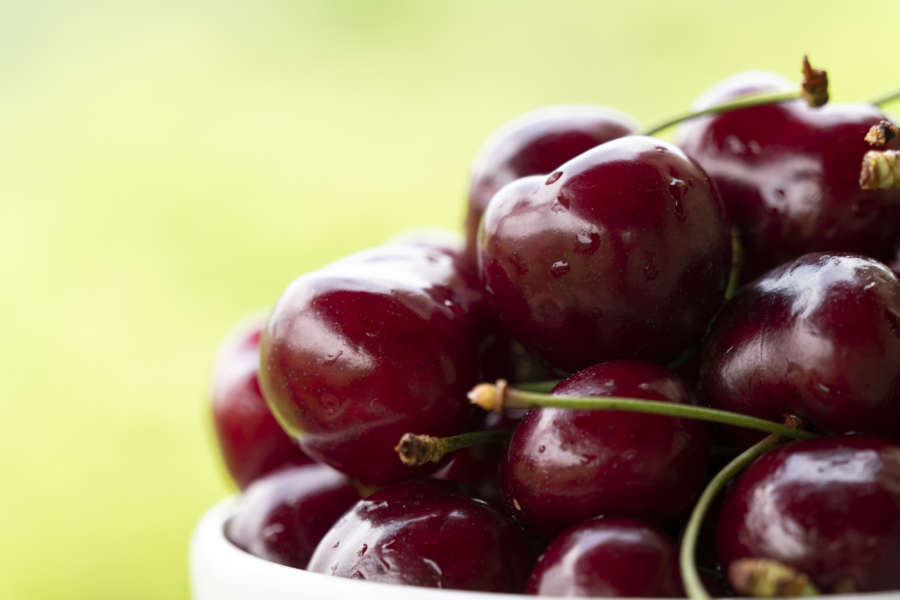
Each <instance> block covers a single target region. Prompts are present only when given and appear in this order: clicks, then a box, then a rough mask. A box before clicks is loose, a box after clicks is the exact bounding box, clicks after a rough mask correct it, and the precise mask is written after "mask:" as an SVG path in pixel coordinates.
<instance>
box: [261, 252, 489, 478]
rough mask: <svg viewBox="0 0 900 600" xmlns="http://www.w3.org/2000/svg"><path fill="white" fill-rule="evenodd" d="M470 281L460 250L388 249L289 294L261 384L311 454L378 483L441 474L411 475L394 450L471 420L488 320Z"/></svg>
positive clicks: (303, 281) (275, 320)
mask: <svg viewBox="0 0 900 600" xmlns="http://www.w3.org/2000/svg"><path fill="white" fill-rule="evenodd" d="M470 283H472V280H469V279H468V278H467V277H465V276H464V275H463V274H462V273H461V272H460V270H459V268H458V267H457V264H456V260H455V258H454V252H451V251H449V250H447V249H445V248H431V247H429V246H428V245H426V244H420V243H390V244H387V245H385V246H382V247H379V248H376V249H373V250H370V251H366V252H362V253H359V254H357V255H354V256H351V257H348V258H345V259H343V260H340V261H338V262H336V263H333V264H332V265H329V266H328V267H326V268H324V269H322V270H320V271H317V272H313V273H310V274H307V275H304V276H302V277H300V278H299V279H297V280H296V281H294V283H292V284H291V285H290V286H289V287H288V289H287V290H286V291H285V292H284V294H283V295H282V297H281V298H280V299H279V301H278V304H277V305H276V306H275V309H274V310H273V312H272V315H271V316H270V318H269V321H268V323H267V324H266V327H265V329H264V330H263V335H262V340H261V347H260V360H261V371H260V383H261V384H262V387H263V390H264V392H265V396H266V398H267V399H268V401H269V402H270V404H271V405H272V408H273V411H274V412H275V413H276V414H277V415H278V417H279V419H280V420H281V422H282V423H283V424H284V425H285V427H286V428H287V429H288V431H289V432H290V433H291V434H292V435H294V436H296V437H297V438H298V439H299V440H300V443H301V446H302V447H303V449H304V450H305V451H306V452H307V453H308V454H309V455H310V456H312V457H314V458H316V459H317V460H319V461H321V462H324V463H326V464H328V465H330V466H332V467H334V468H336V469H338V470H339V471H341V472H343V473H346V474H348V475H350V476H352V477H355V478H356V479H359V480H360V481H362V482H364V483H367V484H371V485H380V484H385V483H389V482H392V481H399V480H403V479H409V478H412V477H416V476H419V475H422V474H424V473H426V472H429V471H433V470H434V469H435V468H436V467H437V465H429V466H425V467H417V468H411V467H407V466H405V465H403V464H402V463H401V462H400V460H399V459H398V458H397V455H396V453H395V452H394V450H393V448H394V446H395V445H396V444H397V442H398V441H399V439H400V437H401V436H402V435H403V434H405V433H408V432H415V433H427V434H431V435H436V436H446V435H452V434H455V433H459V432H461V431H462V430H463V428H464V426H465V424H466V422H467V420H468V418H469V415H470V407H469V405H468V402H467V400H466V392H467V391H468V390H469V388H470V387H471V386H472V385H474V384H475V383H476V381H477V375H478V373H477V370H478V345H479V340H480V336H481V335H482V331H483V329H484V327H483V324H482V322H481V321H480V318H479V315H482V314H486V313H485V311H484V310H483V308H479V303H481V302H483V300H482V296H481V294H480V293H479V292H478V291H477V290H475V289H473V288H471V287H470Z"/></svg>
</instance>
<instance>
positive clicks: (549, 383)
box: [516, 379, 562, 394]
mask: <svg viewBox="0 0 900 600" xmlns="http://www.w3.org/2000/svg"><path fill="white" fill-rule="evenodd" d="M560 381H562V379H546V380H544V381H526V382H523V383H517V384H516V389H520V390H525V391H526V392H544V393H547V394H549V393H550V392H551V391H552V390H553V388H555V387H556V385H557V384H558V383H559V382H560Z"/></svg>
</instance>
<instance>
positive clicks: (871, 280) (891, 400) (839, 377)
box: [701, 253, 900, 444]
mask: <svg viewBox="0 0 900 600" xmlns="http://www.w3.org/2000/svg"><path fill="white" fill-rule="evenodd" d="M701 385H702V393H703V397H704V399H705V401H706V402H707V403H709V404H710V405H711V406H713V407H714V408H721V409H724V410H730V411H734V412H739V413H744V414H749V415H754V416H757V417H761V418H764V419H770V420H776V421H780V420H782V419H783V417H784V415H785V414H786V413H793V414H795V415H797V416H799V417H800V418H801V419H803V420H804V422H806V423H807V424H808V425H810V426H811V427H812V428H814V429H817V430H819V431H822V432H830V433H843V432H848V431H859V432H868V433H877V434H881V435H886V436H889V437H894V438H897V437H900V282H898V281H897V278H896V277H895V276H894V274H893V273H892V272H891V271H890V269H888V268H887V267H886V266H885V265H883V264H882V263H880V262H878V261H875V260H873V259H871V258H867V257H862V256H854V255H848V254H816V253H813V254H807V255H804V256H802V257H800V258H798V259H796V260H794V261H792V262H789V263H787V264H785V265H782V266H780V267H777V268H775V269H773V270H771V271H769V272H768V273H766V274H765V275H763V276H762V277H761V278H759V279H758V280H756V281H754V282H753V283H751V284H748V285H746V286H744V287H743V288H741V289H740V290H739V291H738V293H737V295H735V297H734V298H733V299H732V300H731V301H730V302H729V303H728V304H727V305H726V306H725V307H724V309H723V310H722V312H721V313H720V315H719V316H718V318H717V319H716V322H715V324H714V325H713V327H712V329H711V331H710V334H709V337H708V339H707V341H706V344H705V346H704V349H703V358H702V367H701ZM723 433H724V434H725V435H727V436H728V438H729V439H730V440H731V441H732V442H735V443H738V444H749V443H752V442H753V441H755V440H758V439H759V437H760V436H759V434H758V433H756V432H749V431H747V430H737V429H733V428H723Z"/></svg>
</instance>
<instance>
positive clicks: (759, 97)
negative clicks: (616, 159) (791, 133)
mask: <svg viewBox="0 0 900 600" xmlns="http://www.w3.org/2000/svg"><path fill="white" fill-rule="evenodd" d="M801 71H802V73H803V81H802V82H801V83H800V88H799V89H797V90H793V91H790V92H765V93H762V94H747V95H745V96H741V97H740V98H735V99H733V100H729V101H727V102H723V103H721V104H717V105H715V106H710V107H709V108H704V109H701V110H696V111H692V112H687V113H684V114H681V115H678V116H676V117H673V118H671V119H669V120H667V121H663V122H662V123H660V124H658V125H655V126H654V127H651V128H650V129H647V130H646V131H644V133H643V135H656V134H657V133H659V132H660V131H662V130H664V129H668V128H669V127H671V126H673V125H677V124H679V123H681V122H683V121H689V120H690V119H696V118H697V117H702V116H704V115H716V114H719V113H724V112H730V111H732V110H738V109H741V108H750V107H751V106H759V105H761V104H772V103H774V102H786V101H788V100H800V99H803V100H805V101H806V103H807V104H808V105H809V106H811V107H813V108H815V107H818V106H822V105H824V104H825V103H826V102H828V74H827V73H826V72H825V71H823V70H821V69H814V68H812V65H810V64H809V57H807V56H804V57H803V64H802V68H801Z"/></svg>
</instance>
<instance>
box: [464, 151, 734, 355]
mask: <svg viewBox="0 0 900 600" xmlns="http://www.w3.org/2000/svg"><path fill="white" fill-rule="evenodd" d="M730 261H731V235H730V232H729V225H728V220H727V217H726V213H725V207H724V204H723V203H722V201H721V199H720V198H719V195H718V193H717V192H716V190H715V187H714V186H713V185H712V182H711V181H710V180H709V178H708V177H707V176H706V174H705V173H704V172H703V170H702V169H700V168H699V167H698V166H697V165H696V164H695V163H694V162H693V161H691V160H690V159H689V158H687V156H685V154H684V153H683V152H681V150H679V149H678V148H676V147H675V146H673V145H671V144H668V143H666V142H663V141H660V140H656V139H653V138H648V137H639V136H631V137H626V138H621V139H618V140H613V141H611V142H607V143H605V144H602V145H600V146H597V147H596V148H594V149H592V150H589V151H588V152H585V153H584V154H581V155H579V156H578V157H576V158H574V159H572V160H570V161H569V162H567V163H565V164H563V165H562V166H560V167H559V168H558V169H557V170H556V171H554V172H553V173H552V174H550V175H549V176H533V177H526V178H523V179H519V180H517V181H515V182H513V183H510V184H509V185H507V186H506V187H504V188H503V189H502V190H500V191H499V192H498V193H497V195H495V196H494V198H493V199H492V200H491V202H490V204H489V206H488V208H487V211H486V212H485V215H484V219H483V221H482V231H481V237H480V239H479V246H478V263H479V274H480V276H481V279H482V283H483V284H484V288H485V291H486V293H487V295H488V297H489V299H490V301H491V304H492V305H493V308H494V311H495V313H496V315H497V317H498V318H499V319H500V320H501V321H502V322H503V324H504V325H505V326H506V327H507V328H508V329H509V331H511V332H512V333H513V335H515V336H516V337H517V338H518V339H520V340H521V341H522V342H523V343H524V344H525V345H526V346H529V347H531V348H532V349H534V350H536V351H537V352H538V353H539V354H541V355H543V356H544V357H545V358H547V359H548V360H549V361H550V362H551V363H552V364H554V365H555V366H559V367H563V368H568V369H574V368H583V367H585V366H588V365H591V364H595V363H597V362H600V361H603V360H609V359H614V358H615V359H618V358H629V359H642V360H652V361H660V362H665V361H668V360H671V359H674V358H675V357H676V356H678V355H679V354H680V353H681V352H682V351H683V350H684V349H685V348H687V347H689V346H691V345H692V344H694V343H696V342H697V341H698V340H699V338H700V337H701V336H702V334H703V333H704V331H705V328H706V326H707V322H708V321H709V319H710V318H711V317H712V316H713V314H714V313H715V311H716V310H717V309H718V307H719V305H720V304H721V302H722V297H723V294H724V291H725V285H726V281H727V279H728V274H729V271H730Z"/></svg>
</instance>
